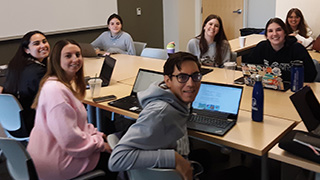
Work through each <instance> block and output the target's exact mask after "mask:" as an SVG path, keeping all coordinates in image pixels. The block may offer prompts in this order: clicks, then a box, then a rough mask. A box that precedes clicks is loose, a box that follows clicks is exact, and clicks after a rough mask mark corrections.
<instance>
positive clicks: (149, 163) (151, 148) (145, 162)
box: [109, 105, 183, 171]
mask: <svg viewBox="0 0 320 180" xmlns="http://www.w3.org/2000/svg"><path fill="white" fill-rule="evenodd" d="M148 106H149V105H148ZM148 106H147V107H145V108H144V111H142V112H141V113H140V115H139V118H138V120H137V122H136V123H135V124H133V125H131V127H130V128H129V129H128V131H127V132H126V134H125V135H124V136H123V137H122V138H121V139H120V141H119V143H118V144H117V145H116V147H115V148H114V149H113V151H112V153H111V156H110V159H109V169H110V170H111V171H127V170H130V169H137V168H153V167H159V168H171V169H174V168H175V150H174V149H173V148H172V144H175V143H176V140H177V139H179V138H178V137H174V136H170V137H168V135H166V133H167V131H168V128H166V126H167V123H165V121H169V120H164V119H163V118H164V117H163V116H164V115H163V113H162V112H165V111H166V112H167V110H168V109H165V108H166V107H163V108H159V106H155V107H154V108H152V109H148V110H147V111H146V108H149V107H148ZM167 118H169V117H167ZM170 120H171V121H172V119H170ZM181 136H183V134H181ZM170 145H171V146H170Z"/></svg>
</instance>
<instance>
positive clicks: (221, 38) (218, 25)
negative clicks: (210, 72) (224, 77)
mask: <svg viewBox="0 0 320 180" xmlns="http://www.w3.org/2000/svg"><path fill="white" fill-rule="evenodd" d="M187 51H188V52H190V53H192V54H194V55H195V56H198V58H199V59H200V62H201V64H202V65H206V66H214V67H222V66H223V63H224V62H227V61H230V56H231V50H230V45H229V42H228V40H227V37H226V35H225V33H224V30H223V25H222V20H221V18H220V17H219V16H217V15H214V14H211V15H209V16H208V17H207V18H206V19H205V20H204V22H203V24H202V31H201V34H199V35H198V36H197V37H194V38H192V39H191V40H190V41H189V43H188V46H187Z"/></svg>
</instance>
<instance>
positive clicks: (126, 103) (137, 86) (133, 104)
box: [109, 69, 163, 113]
mask: <svg viewBox="0 0 320 180" xmlns="http://www.w3.org/2000/svg"><path fill="white" fill-rule="evenodd" d="M155 81H163V73H161V72H157V71H152V70H147V69H139V71H138V74H137V76H136V80H135V82H134V85H133V88H132V91H131V94H130V96H126V97H123V98H121V99H117V100H115V101H111V102H109V105H111V106H115V107H117V108H121V109H125V110H128V111H131V112H135V113H140V112H141V111H142V108H141V106H140V103H139V101H138V98H137V93H138V92H139V91H143V90H146V89H147V88H148V87H149V86H150V84H152V83H153V82H155Z"/></svg>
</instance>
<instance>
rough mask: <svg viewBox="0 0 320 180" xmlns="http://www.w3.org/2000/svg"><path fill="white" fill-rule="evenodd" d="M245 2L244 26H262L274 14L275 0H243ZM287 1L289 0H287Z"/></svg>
mask: <svg viewBox="0 0 320 180" xmlns="http://www.w3.org/2000/svg"><path fill="white" fill-rule="evenodd" d="M245 1H246V3H245V4H247V7H246V8H247V12H246V13H247V17H248V18H247V22H246V27H250V28H264V27H265V25H266V23H267V22H268V20H269V19H270V18H273V17H274V16H275V4H276V0H245ZM278 1H283V0H278ZM288 1H289V0H288Z"/></svg>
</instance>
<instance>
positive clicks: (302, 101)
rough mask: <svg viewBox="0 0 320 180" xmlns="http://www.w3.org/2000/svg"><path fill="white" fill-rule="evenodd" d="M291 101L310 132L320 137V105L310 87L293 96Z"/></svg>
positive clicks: (305, 87)
mask: <svg viewBox="0 0 320 180" xmlns="http://www.w3.org/2000/svg"><path fill="white" fill-rule="evenodd" d="M290 100H291V101H292V103H293V105H294V106H295V108H296V110H297V111H298V113H299V115H300V117H301V119H302V121H303V123H304V125H305V126H306V128H307V129H308V131H309V132H310V133H312V134H314V135H317V136H320V127H319V125H320V104H319V101H318V100H317V98H316V96H315V95H314V93H313V91H312V89H311V88H310V86H304V87H303V88H302V89H301V90H299V91H298V92H296V93H294V94H293V95H291V96H290Z"/></svg>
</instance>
